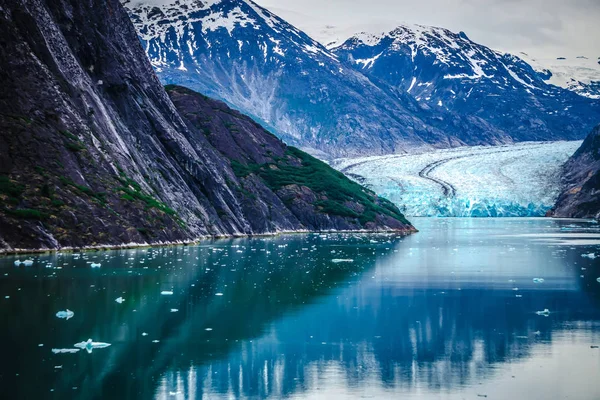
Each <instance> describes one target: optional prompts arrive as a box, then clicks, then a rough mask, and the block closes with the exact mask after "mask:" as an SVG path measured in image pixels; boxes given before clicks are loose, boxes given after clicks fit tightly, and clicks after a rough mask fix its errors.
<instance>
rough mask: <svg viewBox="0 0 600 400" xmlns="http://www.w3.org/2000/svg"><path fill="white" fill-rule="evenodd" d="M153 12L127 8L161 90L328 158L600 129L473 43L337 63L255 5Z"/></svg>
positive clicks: (372, 41)
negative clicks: (197, 98) (215, 102)
mask: <svg viewBox="0 0 600 400" xmlns="http://www.w3.org/2000/svg"><path fill="white" fill-rule="evenodd" d="M148 1H150V2H152V1H154V0H147V1H136V2H131V1H127V0H126V1H124V4H125V6H126V7H127V8H128V9H129V13H130V17H131V19H132V20H133V22H134V25H135V26H136V29H137V30H138V33H139V36H140V38H141V41H142V44H143V46H144V47H145V49H146V52H147V54H148V56H149V58H150V60H151V62H152V64H153V66H154V67H155V70H156V71H157V73H158V75H159V77H160V79H161V80H162V81H163V83H166V84H179V85H183V86H187V87H190V88H192V89H194V90H197V91H199V92H202V93H204V94H206V95H210V96H214V97H218V98H220V99H222V100H224V101H225V102H227V103H229V104H230V105H232V106H233V107H234V108H237V109H239V110H241V111H243V112H245V113H247V114H250V115H252V116H253V117H254V118H256V119H257V120H258V121H259V122H261V123H262V124H263V125H265V126H267V127H268V128H269V129H271V130H272V131H273V132H274V133H275V134H277V135H278V136H280V137H282V138H283V139H284V140H285V141H287V142H288V143H292V144H296V145H299V146H301V147H303V148H305V149H311V150H312V151H313V153H316V154H318V155H320V156H321V157H329V156H331V157H335V156H345V155H366V154H386V153H402V152H405V151H410V150H412V149H414V148H419V147H453V146H459V145H465V144H469V145H476V144H500V143H511V142H514V141H523V140H552V139H579V138H581V132H585V131H586V130H588V127H589V126H590V127H591V126H592V125H593V124H594V123H596V122H597V121H594V122H590V120H591V119H593V118H591V117H590V116H589V115H590V113H592V111H594V112H595V115H598V112H599V108H598V107H597V106H595V105H593V104H591V103H590V100H588V99H584V98H581V97H579V96H575V95H574V94H572V93H570V92H567V93H568V94H570V96H569V95H568V94H567V95H565V94H564V93H563V92H566V91H564V90H562V89H560V88H556V90H557V91H558V92H552V90H549V91H546V90H545V91H544V93H545V94H539V93H537V92H536V89H535V88H536V87H537V85H542V86H543V87H547V86H548V85H546V84H545V83H544V82H543V80H542V79H541V78H539V76H538V74H537V73H535V71H533V69H531V67H529V66H528V65H527V64H525V63H524V62H522V61H521V60H519V59H517V58H516V57H512V56H508V55H499V54H497V53H495V52H493V51H491V50H489V49H487V48H483V46H478V45H475V44H474V43H472V42H470V41H469V40H468V39H466V37H464V38H463V36H464V35H462V36H459V35H454V36H456V37H457V38H458V39H456V38H453V37H451V35H452V34H451V33H450V32H448V33H446V32H447V31H444V30H436V31H435V35H428V34H427V33H426V32H424V31H425V28H423V33H422V34H419V36H418V37H417V36H415V35H413V39H412V42H411V38H410V35H408V34H403V33H402V32H399V33H398V34H396V35H395V36H394V37H392V36H391V35H384V36H381V37H380V38H376V37H371V36H366V35H363V37H356V38H353V39H351V40H349V41H347V42H346V43H344V44H343V45H342V46H341V47H338V48H337V49H335V52H333V51H330V50H328V49H327V48H326V47H324V46H323V45H321V44H319V43H318V42H316V41H314V40H313V39H311V38H310V37H308V36H307V35H306V34H304V33H303V32H301V31H299V30H298V29H296V28H295V27H294V26H292V25H290V24H288V23H287V22H285V21H284V20H282V19H281V18H279V17H277V16H276V15H274V14H273V13H271V12H269V11H268V10H266V9H264V8H261V7H259V6H258V5H256V4H255V3H253V2H252V1H250V0H207V1H197V0H177V1H175V2H174V3H173V4H170V5H155V4H151V3H148ZM405 40H406V43H404V41H405ZM480 48H481V49H480ZM426 49H427V51H426ZM482 49H485V50H482ZM413 51H414V52H413ZM348 60H350V61H348ZM486 63H487V64H489V65H487V64H486ZM502 65H505V66H506V67H502ZM499 68H501V69H502V70H503V74H499V73H498V71H496V70H495V69H499ZM446 76H447V79H444V77H446ZM413 78H414V79H413ZM434 78H435V79H434ZM481 78H483V79H485V80H486V82H487V83H488V84H486V85H480V84H479V81H482V79H481ZM465 81H466V82H468V83H469V84H468V85H465V84H464V83H463V82H465ZM496 81H498V82H500V83H498V82H496ZM413 82H414V83H413ZM476 83H477V84H476ZM512 86H515V87H516V88H517V90H513V89H512V88H511V87H512ZM409 89H410V90H409ZM506 92H510V93H512V95H511V96H506V97H505V96H504V94H505V93H506ZM545 97H548V99H546V98H545ZM498 98H501V99H502V101H497V100H498ZM464 99H467V101H465V100H464ZM515 104H518V105H519V109H518V110H515V107H514V105H515ZM482 105H485V106H484V107H482ZM594 107H595V108H594ZM515 117H517V118H515ZM499 120H501V123H499Z"/></svg>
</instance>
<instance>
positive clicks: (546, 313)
mask: <svg viewBox="0 0 600 400" xmlns="http://www.w3.org/2000/svg"><path fill="white" fill-rule="evenodd" d="M536 314H537V315H542V316H544V317H548V316H550V310H548V309H547V308H544V311H536Z"/></svg>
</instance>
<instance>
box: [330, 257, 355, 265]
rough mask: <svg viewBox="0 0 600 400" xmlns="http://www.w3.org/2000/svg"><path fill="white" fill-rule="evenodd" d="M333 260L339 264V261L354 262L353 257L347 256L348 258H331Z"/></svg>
mask: <svg viewBox="0 0 600 400" xmlns="http://www.w3.org/2000/svg"><path fill="white" fill-rule="evenodd" d="M331 262H332V263H336V264H338V263H351V262H354V260H353V259H351V258H347V259H344V258H334V259H333V260H331Z"/></svg>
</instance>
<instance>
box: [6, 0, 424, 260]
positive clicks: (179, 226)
mask: <svg viewBox="0 0 600 400" xmlns="http://www.w3.org/2000/svg"><path fill="white" fill-rule="evenodd" d="M0 37H1V38H2V40H3V45H2V46H1V47H0V80H1V81H2V82H3V87H2V91H0V251H5V250H7V249H8V250H10V249H15V248H29V249H31V248H60V247H63V246H100V245H117V244H127V243H130V242H142V243H144V242H151V243H159V242H164V241H177V240H189V239H196V238H200V237H202V236H205V235H235V234H253V233H270V232H271V233H275V232H280V231H285V230H305V229H309V230H320V229H362V228H366V229H374V230H380V229H381V230H383V229H393V230H400V231H410V230H412V229H413V228H412V227H411V226H410V225H409V224H408V223H407V222H406V220H405V219H404V218H403V216H402V215H401V214H400V213H399V211H398V210H397V209H396V208H395V207H394V206H392V205H391V204H389V203H388V202H386V201H384V200H380V199H378V198H377V197H376V196H375V195H374V194H373V193H372V192H369V191H367V190H366V189H363V188H362V187H361V186H359V185H356V184H354V183H352V182H350V181H349V180H348V179H346V178H344V177H343V176H342V175H341V174H339V173H338V172H336V171H334V170H333V169H331V168H329V167H327V166H326V165H324V164H322V163H320V162H319V161H317V160H316V159H314V158H312V157H310V156H308V155H307V154H305V153H302V152H300V151H298V150H294V149H290V148H287V147H286V146H285V145H284V144H283V143H281V142H280V141H278V140H277V139H275V138H274V137H273V136H272V135H270V134H269V133H268V132H266V131H265V130H264V129H262V128H261V127H260V126H258V125H257V124H255V123H254V122H253V121H252V120H250V119H249V118H247V117H244V116H242V115H240V114H238V113H236V112H233V111H231V110H230V109H228V108H227V107H225V106H224V105H222V104H220V103H217V102H215V101H212V100H208V99H204V100H202V101H201V102H200V103H201V104H202V106H201V107H200V106H199V108H198V109H195V108H192V109H189V108H185V107H186V105H187V104H189V102H185V101H183V102H180V100H182V96H183V97H200V95H192V94H185V95H181V92H177V93H180V95H179V96H178V97H177V100H178V104H180V105H182V106H183V107H184V111H185V114H186V115H188V116H189V117H190V119H191V120H192V121H186V120H185V119H183V118H182V117H181V116H180V114H179V113H178V111H177V109H176V108H175V106H174V105H173V103H172V102H171V100H170V98H169V97H168V95H167V93H166V92H165V90H164V88H163V86H162V85H161V84H160V82H159V80H158V79H157V77H156V75H155V74H154V71H153V69H152V66H151V65H150V63H149V62H148V59H147V58H146V56H145V53H144V50H143V48H142V47H141V46H140V44H139V41H138V40H137V36H136V32H135V30H134V28H133V25H132V24H131V21H130V20H129V18H128V16H127V13H126V12H125V11H124V9H123V8H122V6H121V4H120V3H119V2H118V1H117V0H89V1H85V2H82V1H78V0H63V1H59V2H56V1H50V0H18V1H7V0H0ZM238 135H242V136H243V137H245V138H250V137H251V138H252V140H251V141H250V140H248V141H237V142H236V143H237V146H238V148H237V151H238V152H239V154H244V158H243V159H240V158H238V157H235V155H234V154H229V153H227V152H226V151H224V152H220V151H219V150H218V148H222V147H220V146H219V143H220V141H221V140H222V141H225V142H227V143H229V142H231V141H232V140H234V139H233V138H235V137H237V136H238ZM211 143H214V145H215V146H216V147H217V148H215V146H213V145H212V144H211ZM256 143H260V146H258V147H257V146H256ZM275 157H277V159H275ZM266 163H268V165H267V164H266ZM311 168H312V169H311ZM284 170H285V171H286V173H287V176H286V179H277V178H280V174H281V173H282V172H281V171H284ZM240 171H242V172H240ZM307 174H310V175H307ZM309 177H310V178H311V179H314V180H317V181H318V182H319V185H321V186H318V185H316V184H314V182H310V181H309V179H308V178H309ZM269 179H270V180H269ZM321 189H322V190H321ZM331 191H333V192H335V194H334V195H331V194H330V193H331Z"/></svg>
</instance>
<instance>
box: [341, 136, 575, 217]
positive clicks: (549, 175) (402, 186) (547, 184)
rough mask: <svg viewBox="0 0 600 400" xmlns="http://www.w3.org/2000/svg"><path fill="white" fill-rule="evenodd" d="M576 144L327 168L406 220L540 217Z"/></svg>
mask: <svg viewBox="0 0 600 400" xmlns="http://www.w3.org/2000/svg"><path fill="white" fill-rule="evenodd" d="M580 145H581V141H559V142H527V143H519V144H512V145H504V146H475V147H460V148H455V149H445V150H436V151H433V152H428V153H422V154H402V155H387V156H376V157H362V158H345V159H337V160H334V161H332V166H334V167H335V168H337V169H338V170H340V171H342V172H343V173H345V174H346V175H348V176H349V177H351V178H352V179H354V180H356V181H358V182H360V183H362V184H364V185H366V186H367V187H369V188H371V189H372V190H374V191H375V192H377V193H378V194H379V195H381V196H383V197H385V198H387V199H389V200H391V201H393V202H394V203H396V204H397V205H398V206H399V207H400V208H401V210H402V211H403V212H404V213H405V214H406V215H407V216H411V217H540V216H544V215H545V214H546V213H547V212H548V210H550V209H551V208H552V206H553V205H554V203H555V201H556V198H557V197H558V195H559V192H560V188H561V184H560V182H561V179H560V175H561V167H562V165H563V164H564V163H565V162H566V161H567V159H568V158H569V157H570V156H571V155H572V154H573V153H574V152H575V151H576V150H577V149H578V148H579V146H580Z"/></svg>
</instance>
